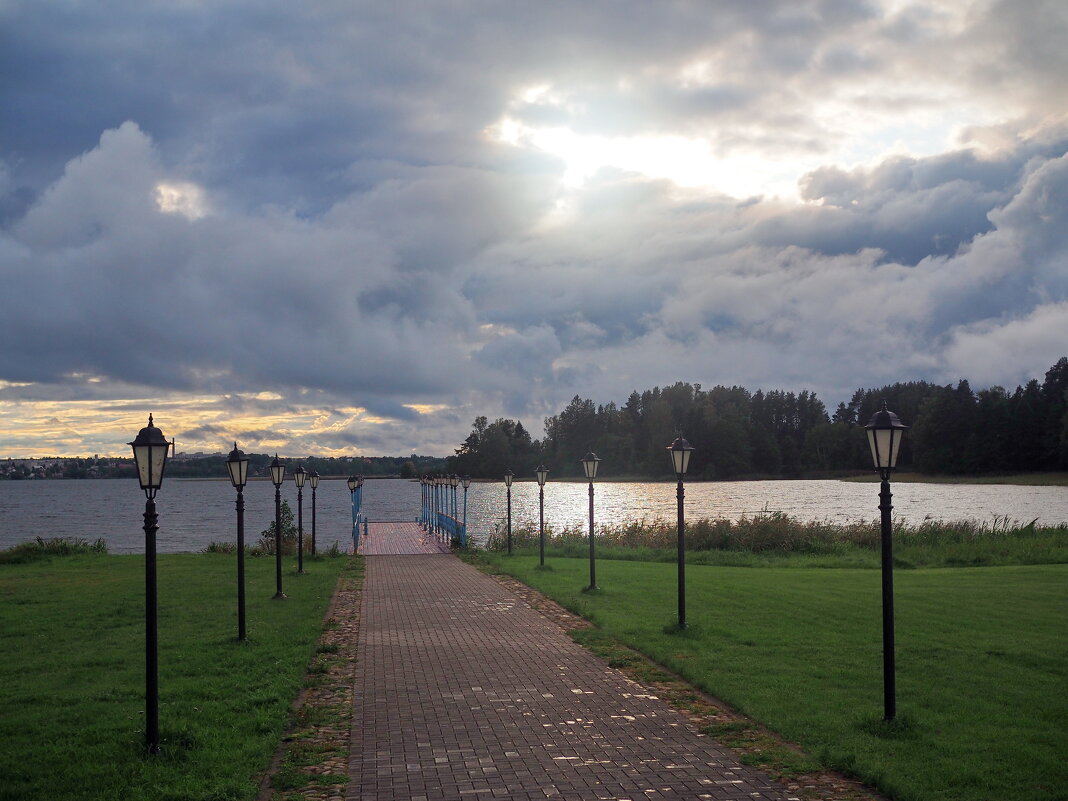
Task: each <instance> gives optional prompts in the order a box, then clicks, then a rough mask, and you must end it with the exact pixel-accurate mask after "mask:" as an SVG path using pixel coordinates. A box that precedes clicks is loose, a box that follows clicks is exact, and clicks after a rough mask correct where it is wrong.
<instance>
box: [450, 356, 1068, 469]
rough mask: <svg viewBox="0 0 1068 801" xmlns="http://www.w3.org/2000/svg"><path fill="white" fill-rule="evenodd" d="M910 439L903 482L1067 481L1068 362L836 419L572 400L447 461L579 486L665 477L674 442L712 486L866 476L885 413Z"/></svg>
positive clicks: (797, 406) (511, 424)
mask: <svg viewBox="0 0 1068 801" xmlns="http://www.w3.org/2000/svg"><path fill="white" fill-rule="evenodd" d="M884 400H885V401H886V403H887V406H888V407H889V408H890V410H891V411H894V412H896V413H897V415H898V417H899V418H900V419H901V421H902V422H904V423H905V424H906V425H909V426H911V430H910V431H909V432H908V435H907V436H906V437H905V439H904V444H903V445H902V450H901V454H900V457H899V460H898V469H899V470H918V471H920V472H924V473H945V474H978V473H1009V472H1031V471H1050V470H1065V469H1068V357H1062V358H1061V359H1060V360H1059V361H1058V362H1057V363H1056V364H1055V365H1053V367H1051V368H1050V369H1049V370H1048V371H1046V374H1045V379H1044V381H1042V382H1039V380H1038V379H1032V380H1030V381H1028V382H1027V384H1026V385H1024V386H1017V387H1016V389H1015V390H1014V391H1012V392H1010V391H1008V390H1007V389H1005V388H1004V387H1000V386H993V387H989V388H987V389H982V390H979V391H978V392H975V391H973V390H972V388H971V385H970V384H969V382H968V381H967V380H966V379H962V380H961V381H959V382H958V383H957V384H956V386H953V385H945V386H941V385H938V384H933V383H929V382H926V381H910V382H907V383H895V384H888V385H886V386H883V387H878V388H871V389H858V390H857V391H856V392H855V393H853V396H852V397H851V398H850V400H849V402H848V403H846V402H843V403H840V404H839V405H838V408H837V409H835V411H834V412H833V414H829V413H828V411H827V409H826V407H825V406H824V404H823V401H821V400H820V399H819V398H817V397H816V395H815V394H814V393H812V392H810V391H808V390H802V391H800V392H791V391H784V390H770V391H767V392H765V391H763V390H759V389H758V390H756V391H755V392H751V391H749V390H748V389H745V388H743V387H738V386H732V387H725V386H715V387H712V388H711V389H704V388H702V386H701V385H700V384H689V383H684V382H678V383H676V384H673V385H671V386H668V387H654V388H653V389H649V390H645V391H644V392H640V393H639V392H637V391H634V392H632V393H631V395H630V397H629V398H628V399H627V401H626V402H625V403H624V404H623V405H622V406H617V405H616V404H615V403H607V404H604V405H600V404H595V403H594V402H593V401H592V400H590V399H587V398H582V397H580V396H578V395H576V396H575V397H574V398H572V400H571V402H570V403H568V405H567V406H566V407H565V408H564V409H563V410H562V411H561V412H560V413H559V414H556V415H553V416H552V417H548V418H546V419H545V432H544V436H543V438H542V439H540V440H536V439H533V438H532V437H531V436H530V433H529V432H528V431H527V429H526V428H525V427H524V426H523V424H522V423H521V422H520V421H517V420H510V419H505V418H500V419H498V420H496V421H493V422H490V421H489V420H488V419H487V418H486V417H483V416H480V417H477V418H476V419H475V421H474V425H473V427H472V431H471V433H470V435H468V437H467V439H466V440H464V442H463V443H462V444H461V445H460V447H459V448H457V449H456V455H455V456H453V457H450V458H449V462H450V465H449V469H450V470H451V471H454V472H457V473H461V474H466V475H470V476H472V477H474V478H497V477H500V476H501V475H503V474H504V472H505V471H506V470H511V471H512V472H513V473H515V474H516V475H519V476H524V477H526V476H531V475H533V472H534V469H535V468H536V467H537V465H538V464H539V463H544V464H545V465H546V466H547V467H548V468H549V469H550V471H551V473H552V475H553V476H555V477H568V476H579V475H581V466H580V464H579V461H580V460H581V458H582V457H583V456H584V455H585V454H586V453H587V452H589V451H591V450H592V451H593V452H595V453H596V454H597V455H598V456H599V457H600V458H601V459H602V464H601V469H600V472H599V473H598V475H605V476H628V475H632V476H655V475H662V474H665V473H670V467H669V466H670V462H669V460H668V456H667V455H666V451H665V449H666V447H667V446H668V445H669V444H670V443H671V441H672V440H673V439H674V438H675V437H676V436H679V435H680V434H681V435H682V436H684V437H686V439H687V440H688V441H689V442H690V443H691V444H692V445H693V446H694V447H695V450H694V452H693V456H692V458H691V462H690V470H689V475H691V476H693V477H696V478H707V479H737V478H768V477H772V478H796V477H801V476H818V475H821V474H822V475H830V474H835V473H843V472H855V471H861V470H867V469H871V455H870V452H869V450H868V444H867V438H866V436H865V435H864V432H863V427H864V425H865V424H866V423H867V422H868V421H869V420H870V419H871V416H872V415H873V414H874V413H875V412H876V411H877V410H878V409H879V408H880V406H881V404H882V402H883V401H884Z"/></svg>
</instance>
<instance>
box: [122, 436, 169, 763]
mask: <svg viewBox="0 0 1068 801" xmlns="http://www.w3.org/2000/svg"><path fill="white" fill-rule="evenodd" d="M129 444H130V445H131V446H132V447H133V452H134V462H135V463H136V464H137V480H138V481H139V482H140V484H141V489H143V490H144V491H145V499H146V500H145V746H146V748H147V749H148V753H150V754H158V753H159V637H158V634H157V629H156V619H157V608H158V603H157V598H158V596H157V593H156V532H157V531H158V530H159V526H158V525H157V523H158V522H159V517H158V515H157V514H156V491H157V490H158V489H159V488H160V485H161V484H162V483H163V470H164V468H165V467H166V466H167V451H168V450H169V449H170V447H171V444H170V443H169V442H167V440H166V439H165V438H164V436H163V432H162V431H160V430H159V429H158V428H156V427H155V426H154V425H153V424H152V415H149V416H148V425H147V426H146V427H144V428H142V429H141V430H140V431H139V432H137V436H136V437H135V438H134V441H133V442H131V443H129Z"/></svg>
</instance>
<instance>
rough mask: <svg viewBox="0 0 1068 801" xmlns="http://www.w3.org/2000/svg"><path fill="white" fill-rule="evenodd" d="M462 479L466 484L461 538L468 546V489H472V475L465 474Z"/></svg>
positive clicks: (465, 545) (462, 543)
mask: <svg viewBox="0 0 1068 801" xmlns="http://www.w3.org/2000/svg"><path fill="white" fill-rule="evenodd" d="M461 481H462V482H463V485H464V529H463V530H464V535H463V537H462V538H461V540H460V545H461V546H463V547H467V491H468V490H469V489H471V476H464V477H463V478H462V479H461Z"/></svg>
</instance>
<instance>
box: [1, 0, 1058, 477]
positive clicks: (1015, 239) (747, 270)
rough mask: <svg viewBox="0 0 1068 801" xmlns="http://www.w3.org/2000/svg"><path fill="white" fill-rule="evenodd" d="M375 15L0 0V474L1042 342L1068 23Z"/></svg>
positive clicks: (837, 378) (949, 378)
mask: <svg viewBox="0 0 1068 801" xmlns="http://www.w3.org/2000/svg"><path fill="white" fill-rule="evenodd" d="M366 12H367V8H366V7H365V6H364V5H361V4H359V3H357V4H345V3H340V4H338V3H334V4H325V5H321V6H317V10H316V13H315V14H312V15H309V14H308V13H307V10H306V9H305V8H304V7H303V6H301V5H300V4H291V3H290V4H287V3H282V2H277V1H276V0H268V2H267V3H266V4H265V5H264V4H256V3H247V2H244V3H242V2H238V3H236V4H232V5H227V4H224V5H219V4H211V3H179V4H173V3H172V4H169V5H168V4H162V5H161V4H153V3H143V2H134V0H114V1H113V2H109V3H104V4H99V3H98V4H85V3H66V4H63V3H61V4H51V5H49V6H48V8H47V9H45V8H44V6H43V5H42V4H41V3H39V2H35V1H34V0H11V1H10V2H8V3H5V4H4V7H3V12H2V15H3V20H4V30H5V33H6V34H7V36H6V37H5V45H6V47H5V49H4V52H3V53H0V62H2V65H3V66H4V68H5V70H6V72H5V74H7V73H8V72H9V73H10V74H11V75H13V76H15V77H16V78H17V82H18V86H19V91H18V92H16V93H11V96H10V98H5V101H7V102H5V103H3V104H0V131H3V132H4V136H3V137H2V138H0V319H3V320H4V325H5V346H4V348H2V349H0V458H2V457H5V456H18V455H20V454H21V455H46V454H47V455H64V454H82V455H85V454H89V455H91V454H93V453H100V454H116V453H119V454H125V453H126V450H127V446H126V443H127V442H129V441H130V439H132V437H133V436H134V435H135V434H136V432H137V430H138V429H139V428H141V427H142V426H143V425H144V421H145V420H146V419H147V415H148V413H149V412H153V413H154V414H155V415H156V420H157V421H158V423H159V425H160V427H161V428H162V429H163V431H164V432H165V433H166V434H167V435H168V436H174V437H175V438H176V439H177V441H178V447H179V450H182V451H204V452H225V451H228V450H229V448H230V447H232V442H233V441H234V439H237V440H238V442H239V444H240V445H241V446H242V448H244V449H246V450H257V451H260V452H263V451H266V450H270V451H272V452H273V451H274V450H278V451H279V453H280V454H281V455H295V454H301V453H313V452H314V453H322V454H337V455H342V454H349V455H361V454H362V455H377V454H393V455H396V454H408V453H412V452H413V451H414V452H417V453H421V454H426V455H444V454H448V453H451V452H452V451H453V450H454V449H455V448H456V447H457V446H458V445H459V443H461V442H463V440H464V438H465V437H466V436H467V435H468V433H469V432H470V427H471V422H472V421H473V420H474V418H475V417H476V416H482V415H485V416H487V417H488V418H490V419H496V418H498V417H508V418H512V419H518V420H521V421H522V422H523V424H524V426H525V427H526V428H527V429H528V430H529V431H530V432H531V434H532V436H535V437H540V436H542V434H543V432H542V430H541V429H542V426H541V423H542V421H543V420H544V419H545V417H546V416H548V415H553V414H556V413H558V412H559V411H561V410H562V409H563V408H564V407H566V405H567V404H568V402H569V401H570V400H571V399H572V398H573V397H574V396H575V395H579V396H581V397H583V398H589V399H591V400H593V401H594V402H595V403H610V402H614V403H617V404H621V403H623V402H625V400H626V398H627V396H628V395H629V394H630V392H631V391H632V390H639V391H641V390H644V389H650V388H652V387H655V386H664V385H667V384H670V383H674V382H676V381H680V380H681V381H689V382H694V383H701V384H702V385H703V386H705V387H711V386H715V385H716V384H725V385H728V386H729V385H735V384H736V385H739V386H744V387H746V388H748V389H750V390H755V389H757V388H765V389H768V388H784V389H790V390H795V391H800V390H802V389H808V390H811V391H813V392H815V393H817V394H818V396H819V397H820V398H821V400H823V401H824V402H825V403H826V404H827V405H828V406H829V407H830V408H832V409H833V408H834V406H836V405H837V403H838V402H839V401H843V400H847V399H848V398H849V396H850V395H851V393H852V392H854V391H855V390H856V389H857V388H859V387H878V386H882V385H883V384H884V383H891V382H893V381H909V380H929V381H934V382H937V383H948V382H953V381H956V380H959V379H960V378H961V377H968V378H969V380H971V381H972V382H973V385H974V386H975V387H976V388H979V387H981V386H983V385H989V384H990V383H996V384H1000V385H1003V386H1007V387H1010V388H1011V387H1014V386H1015V385H1016V384H1017V383H1021V382H1023V383H1026V381H1027V380H1028V379H1030V378H1034V377H1039V378H1041V375H1040V372H1041V371H1043V370H1045V369H1048V367H1049V366H1050V365H1051V364H1053V363H1055V362H1056V361H1057V359H1058V358H1059V357H1060V356H1062V355H1065V348H1064V345H1063V331H1064V330H1066V328H1068V279H1066V277H1065V275H1066V274H1065V270H1064V265H1065V263H1068V233H1066V232H1068V211H1066V210H1068V203H1065V202H1064V199H1065V198H1066V197H1068V188H1066V187H1068V84H1066V83H1065V81H1064V75H1066V74H1068V50H1066V48H1065V47H1064V42H1065V41H1068V5H1066V4H1065V3H1064V2H1063V0H1019V2H1007V0H996V1H993V0H796V2H790V3H745V2H739V3H722V4H716V5H715V7H714V8H713V7H710V6H708V5H703V4H700V3H673V4H649V3H647V2H644V1H643V0H585V2H583V3H582V4H560V3H534V4H526V5H523V6H516V5H514V4H477V3H464V2H458V3H451V4H448V5H444V4H426V5H425V6H421V7H420V13H419V14H413V13H411V9H410V8H408V7H407V6H406V5H405V4H393V5H389V4H380V5H377V6H376V7H375V9H374V13H371V14H369V13H366ZM70 31H77V38H78V46H77V47H75V48H72V47H71V46H70V38H69V37H70ZM458 43H460V44H459V45H458ZM57 54H62V57H58V58H57ZM184 64H187V65H194V67H195V68H191V69H180V68H179V69H176V68H175V65H184ZM42 67H45V68H42ZM146 301H147V302H146ZM879 343H892V345H890V344H887V345H885V346H884V345H881V344H879ZM873 349H874V351H878V356H879V357H878V358H876V357H875V356H874V355H873Z"/></svg>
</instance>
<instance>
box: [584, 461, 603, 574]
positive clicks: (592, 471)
mask: <svg viewBox="0 0 1068 801" xmlns="http://www.w3.org/2000/svg"><path fill="white" fill-rule="evenodd" d="M600 461H601V460H600V459H598V458H597V454H595V453H594V452H593V451H590V452H589V453H587V454H586V455H585V456H584V457H582V470H583V472H585V474H586V479H587V480H588V481H589V482H590V586H589V587H587V588H586V589H587V590H596V589H600V588H599V587H598V586H597V562H596V560H595V559H594V553H593V480H594V479H595V478H597V465H598V464H599V463H600Z"/></svg>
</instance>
